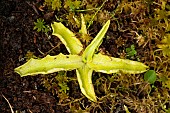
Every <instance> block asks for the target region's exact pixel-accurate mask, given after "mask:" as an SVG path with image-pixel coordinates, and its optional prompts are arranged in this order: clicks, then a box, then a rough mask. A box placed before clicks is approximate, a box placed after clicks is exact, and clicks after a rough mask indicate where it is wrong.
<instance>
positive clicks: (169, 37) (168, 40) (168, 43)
mask: <svg viewBox="0 0 170 113" xmlns="http://www.w3.org/2000/svg"><path fill="white" fill-rule="evenodd" d="M157 47H159V48H160V49H161V50H162V52H163V55H164V56H168V57H170V34H166V35H165V36H164V39H162V40H161V43H160V44H158V45H157Z"/></svg>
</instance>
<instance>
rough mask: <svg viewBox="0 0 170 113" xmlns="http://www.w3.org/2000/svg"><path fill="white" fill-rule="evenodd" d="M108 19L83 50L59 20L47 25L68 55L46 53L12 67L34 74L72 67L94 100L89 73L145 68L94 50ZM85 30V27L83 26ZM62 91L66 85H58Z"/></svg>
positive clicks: (141, 64) (104, 30)
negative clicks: (49, 25) (41, 56)
mask: <svg viewBox="0 0 170 113" xmlns="http://www.w3.org/2000/svg"><path fill="white" fill-rule="evenodd" d="M109 25H110V20H108V21H107V22H106V23H105V25H104V26H103V27H102V29H101V30H100V31H99V33H98V34H97V36H96V37H95V38H94V39H93V40H92V42H91V43H90V44H89V45H88V46H87V47H86V48H84V49H83V45H82V43H81V42H80V41H79V40H78V38H76V35H75V34H74V33H73V32H72V31H70V30H69V29H68V28H66V27H65V26H64V25H63V24H62V23H61V22H54V23H53V24H52V25H51V26H52V29H53V35H55V36H57V37H58V38H59V39H60V40H61V41H62V43H63V44H64V45H65V46H66V49H67V50H68V52H69V53H70V55H64V54H62V53H60V54H59V55H56V56H50V55H47V56H46V57H45V58H43V59H40V60H39V59H33V58H32V59H30V60H29V61H28V62H27V63H25V64H23V65H21V66H19V67H17V68H15V72H17V73H18V74H20V75H21V77H23V76H27V75H36V74H49V73H53V72H57V71H63V70H65V71H67V70H74V69H75V70H76V75H77V79H78V83H79V86H80V89H81V92H82V93H83V94H84V95H85V96H86V97H87V98H88V99H90V100H92V101H94V102H96V101H97V99H96V96H95V92H94V87H93V84H92V73H93V71H95V72H102V73H107V74H110V73H119V72H120V71H121V72H124V73H131V74H135V73H143V72H145V71H147V69H148V66H146V65H144V64H143V63H141V62H137V61H131V60H127V59H120V58H114V57H110V56H107V55H103V54H101V53H96V50H98V48H99V46H100V44H101V43H102V40H103V38H104V36H105V34H106V32H107V30H108V28H109ZM83 27H84V28H82V29H84V30H85V31H81V32H82V33H86V28H85V26H83ZM60 87H62V88H63V89H64V91H66V90H68V88H67V86H66V85H61V84H60Z"/></svg>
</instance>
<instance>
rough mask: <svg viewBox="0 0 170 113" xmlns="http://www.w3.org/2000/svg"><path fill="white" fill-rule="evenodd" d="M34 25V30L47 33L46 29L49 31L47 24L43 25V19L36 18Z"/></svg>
mask: <svg viewBox="0 0 170 113" xmlns="http://www.w3.org/2000/svg"><path fill="white" fill-rule="evenodd" d="M34 24H35V26H34V30H35V29H37V31H38V32H40V31H41V32H44V33H47V32H48V31H50V29H49V26H48V25H45V22H44V19H40V18H39V19H37V22H34Z"/></svg>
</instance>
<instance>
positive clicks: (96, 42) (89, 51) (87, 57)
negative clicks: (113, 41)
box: [83, 20, 110, 62]
mask: <svg viewBox="0 0 170 113" xmlns="http://www.w3.org/2000/svg"><path fill="white" fill-rule="evenodd" d="M109 25H110V20H108V21H107V22H106V24H105V25H104V26H103V27H102V29H101V30H100V31H99V33H98V34H97V36H96V37H95V38H94V39H93V41H92V42H91V43H90V44H89V45H88V46H87V48H86V49H85V51H84V53H83V61H84V62H88V61H91V60H92V57H93V55H94V52H95V50H96V49H98V47H99V46H100V44H101V43H102V40H103V37H104V35H105V34H106V32H107V30H108V28H109Z"/></svg>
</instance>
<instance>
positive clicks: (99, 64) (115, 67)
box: [87, 53, 148, 74]
mask: <svg viewBox="0 0 170 113" xmlns="http://www.w3.org/2000/svg"><path fill="white" fill-rule="evenodd" d="M87 65H88V66H89V67H90V68H91V69H93V70H95V71H96V72H103V73H107V74H110V73H118V72H120V71H122V72H123V73H129V74H137V73H143V72H145V71H147V69H148V66H146V65H144V64H143V63H141V62H137V61H132V60H128V59H120V58H114V57H109V56H106V55H102V54H101V53H99V54H95V55H94V56H93V60H92V62H88V63H87Z"/></svg>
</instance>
